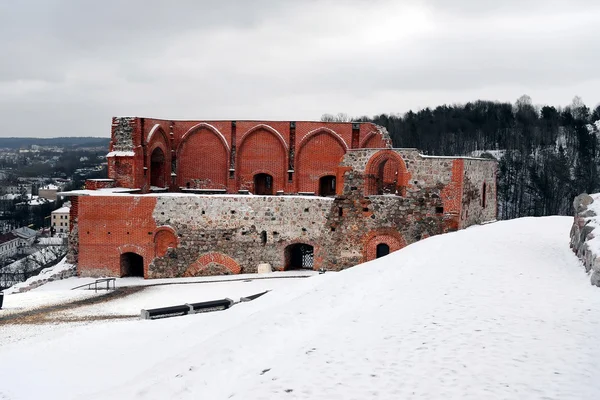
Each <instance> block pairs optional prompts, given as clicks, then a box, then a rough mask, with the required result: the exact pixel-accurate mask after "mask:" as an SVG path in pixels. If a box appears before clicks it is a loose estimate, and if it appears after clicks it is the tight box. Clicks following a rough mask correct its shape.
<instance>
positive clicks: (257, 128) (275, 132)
mask: <svg viewBox="0 0 600 400" xmlns="http://www.w3.org/2000/svg"><path fill="white" fill-rule="evenodd" d="M261 130H263V131H267V132H271V133H272V134H273V135H275V136H276V137H277V139H279V141H280V142H281V145H282V146H283V148H284V149H285V150H287V149H288V144H287V143H286V141H285V139H284V138H283V136H282V135H281V133H279V131H278V130H277V129H275V128H273V127H272V126H270V125H267V124H258V125H255V126H253V127H252V128H250V129H248V130H247V131H246V133H244V135H242V140H241V141H240V146H239V147H240V148H241V147H242V144H244V141H245V140H246V139H247V138H248V136H250V135H252V134H253V133H255V132H257V131H261Z"/></svg>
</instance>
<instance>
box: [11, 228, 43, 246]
mask: <svg viewBox="0 0 600 400" xmlns="http://www.w3.org/2000/svg"><path fill="white" fill-rule="evenodd" d="M11 233H12V234H13V235H15V236H17V238H18V239H19V247H20V248H25V247H30V246H31V245H33V243H34V242H35V239H36V237H37V231H35V230H33V229H31V228H28V227H26V226H23V227H21V228H17V229H15V230H13V231H12V232H11Z"/></svg>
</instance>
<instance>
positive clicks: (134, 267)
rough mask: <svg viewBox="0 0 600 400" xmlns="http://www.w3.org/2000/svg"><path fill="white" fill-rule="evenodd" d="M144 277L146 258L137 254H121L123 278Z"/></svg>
mask: <svg viewBox="0 0 600 400" xmlns="http://www.w3.org/2000/svg"><path fill="white" fill-rule="evenodd" d="M127 276H141V277H142V278H143V277H144V257H142V256H140V255H139V254H136V253H123V254H121V277H127Z"/></svg>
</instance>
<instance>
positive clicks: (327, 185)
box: [319, 175, 335, 197]
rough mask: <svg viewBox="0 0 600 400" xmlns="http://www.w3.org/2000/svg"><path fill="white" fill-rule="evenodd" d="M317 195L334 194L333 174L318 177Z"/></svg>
mask: <svg viewBox="0 0 600 400" xmlns="http://www.w3.org/2000/svg"><path fill="white" fill-rule="evenodd" d="M319 196H323V197H327V196H335V176H333V175H326V176H323V177H321V179H319Z"/></svg>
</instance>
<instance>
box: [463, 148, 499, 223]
mask: <svg viewBox="0 0 600 400" xmlns="http://www.w3.org/2000/svg"><path fill="white" fill-rule="evenodd" d="M496 168H497V163H496V161H495V160H486V159H476V160H474V159H468V158H467V159H464V178H463V183H462V187H463V191H462V214H461V221H460V227H461V228H466V227H468V226H471V225H474V224H480V223H482V222H486V221H493V220H495V219H496V216H497V203H496V175H497V171H496ZM484 185H485V189H484ZM484 196H485V197H484Z"/></svg>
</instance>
